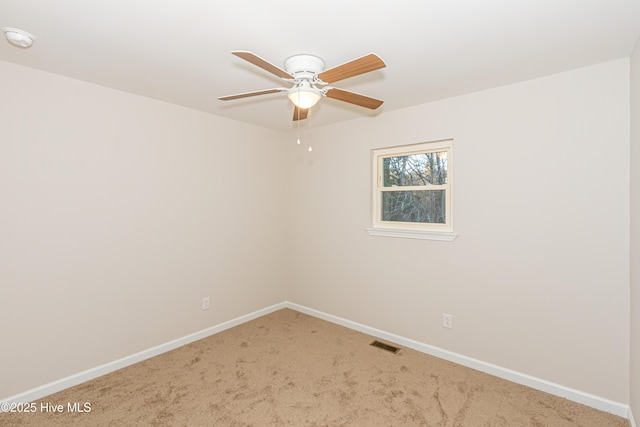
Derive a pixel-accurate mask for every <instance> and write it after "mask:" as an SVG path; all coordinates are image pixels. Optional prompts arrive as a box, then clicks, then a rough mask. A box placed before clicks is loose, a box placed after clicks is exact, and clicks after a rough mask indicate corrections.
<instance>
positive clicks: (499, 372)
mask: <svg viewBox="0 0 640 427" xmlns="http://www.w3.org/2000/svg"><path fill="white" fill-rule="evenodd" d="M285 306H286V307H287V308H290V309H292V310H296V311H299V312H301V313H305V314H308V315H310V316H314V317H317V318H320V319H323V320H326V321H329V322H332V323H336V324H338V325H341V326H344V327H347V328H349V329H353V330H356V331H359V332H363V333H365V334H367V335H372V336H374V337H377V338H381V339H384V340H387V341H390V342H392V343H396V344H400V345H401V346H404V347H408V348H411V349H413V350H417V351H419V352H422V353H426V354H430V355H432V356H435V357H438V358H440V359H445V360H448V361H450V362H454V363H457V364H459V365H463V366H467V367H469V368H472V369H475V370H477V371H481V372H486V373H488V374H491V375H494V376H496V377H499V378H504V379H506V380H509V381H512V382H514V383H517V384H522V385H525V386H527V387H531V388H534V389H536V390H541V391H544V392H546V393H550V394H554V395H556V396H560V397H563V398H566V399H569V400H572V401H574V402H577V403H581V404H583V405H587V406H591V407H592V408H595V409H598V410H601V411H605V412H609V413H611V414H614V415H618V416H620V417H623V418H627V419H631V416H630V415H631V411H630V409H629V405H625V404H622V403H619V402H614V401H611V400H608V399H605V398H602V397H599V396H594V395H592V394H589V393H585V392H582V391H579V390H574V389H571V388H569V387H565V386H563V385H560V384H555V383H552V382H550V381H546V380H543V379H540V378H536V377H533V376H531V375H527V374H523V373H521V372H516V371H512V370H511V369H507V368H503V367H500V366H496V365H493V364H491V363H487V362H483V361H481V360H477V359H473V358H471V357H467V356H463V355H461V354H457V353H454V352H451V351H448V350H444V349H441V348H439V347H434V346H432V345H429V344H424V343H421V342H418V341H414V340H412V339H409V338H404V337H401V336H399V335H395V334H392V333H389V332H385V331H381V330H379V329H376V328H371V327H369V326H366V325H362V324H360V323H356V322H352V321H350V320H347V319H343V318H341V317H337V316H333V315H331V314H327V313H323V312H321V311H318V310H314V309H311V308H308V307H304V306H301V305H298V304H294V303H291V302H286V303H285ZM632 426H633V427H636V426H635V423H633V421H632Z"/></svg>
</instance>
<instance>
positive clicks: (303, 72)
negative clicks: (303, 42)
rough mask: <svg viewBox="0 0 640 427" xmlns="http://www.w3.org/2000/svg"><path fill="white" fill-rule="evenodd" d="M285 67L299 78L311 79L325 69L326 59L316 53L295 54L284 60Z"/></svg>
mask: <svg viewBox="0 0 640 427" xmlns="http://www.w3.org/2000/svg"><path fill="white" fill-rule="evenodd" d="M284 68H285V70H286V71H287V73H289V74H291V75H292V76H294V77H295V78H297V79H298V78H301V79H311V78H313V76H315V75H316V74H318V73H321V72H322V71H324V61H323V60H322V59H321V58H318V57H317V56H314V55H294V56H290V57H289V58H287V60H286V61H284Z"/></svg>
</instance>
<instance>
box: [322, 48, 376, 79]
mask: <svg viewBox="0 0 640 427" xmlns="http://www.w3.org/2000/svg"><path fill="white" fill-rule="evenodd" d="M386 66H387V64H385V63H384V61H383V60H382V59H380V57H379V56H378V55H376V54H375V53H370V54H368V55H365V56H363V57H360V58H357V59H354V60H353V61H349V62H346V63H344V64H342V65H338V66H337V67H333V68H330V69H328V70H325V71H323V72H321V73H319V74H318V78H319V79H320V80H322V81H323V82H325V83H333V82H337V81H338V80H343V79H346V78H349V77H353V76H357V75H359V74H363V73H368V72H369V71H373V70H377V69H379V68H384V67H386Z"/></svg>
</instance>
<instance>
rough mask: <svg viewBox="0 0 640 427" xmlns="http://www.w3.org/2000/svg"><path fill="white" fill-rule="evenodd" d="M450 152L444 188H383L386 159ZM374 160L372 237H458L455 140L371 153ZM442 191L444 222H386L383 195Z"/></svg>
mask: <svg viewBox="0 0 640 427" xmlns="http://www.w3.org/2000/svg"><path fill="white" fill-rule="evenodd" d="M437 151H446V152H447V183H446V184H442V185H427V186H406V187H384V186H383V179H382V174H383V159H385V158H387V157H399V156H407V155H412V154H421V153H433V152H437ZM371 160H372V178H373V180H372V197H371V213H372V225H371V227H369V228H367V232H368V233H369V234H370V235H372V236H386V237H402V238H411V239H428V240H442V241H452V240H453V239H455V238H456V236H457V234H456V233H455V232H454V231H453V210H452V207H453V140H452V139H445V140H439V141H432V142H423V143H419V144H411V145H401V146H397V147H387V148H379V149H374V150H372V151H371ZM428 189H442V190H444V191H445V223H444V224H441V223H440V224H435V223H414V222H398V221H383V220H382V219H381V214H382V193H384V192H387V191H412V190H428Z"/></svg>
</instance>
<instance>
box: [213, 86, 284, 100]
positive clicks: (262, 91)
mask: <svg viewBox="0 0 640 427" xmlns="http://www.w3.org/2000/svg"><path fill="white" fill-rule="evenodd" d="M284 90H287V89H285V88H282V87H280V88H276V89H266V90H257V91H255V92H245V93H237V94H235V95H227V96H220V97H218V99H219V100H220V101H229V100H231V99H238V98H247V97H249V96H256V95H266V94H268V93H276V92H282V91H284Z"/></svg>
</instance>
